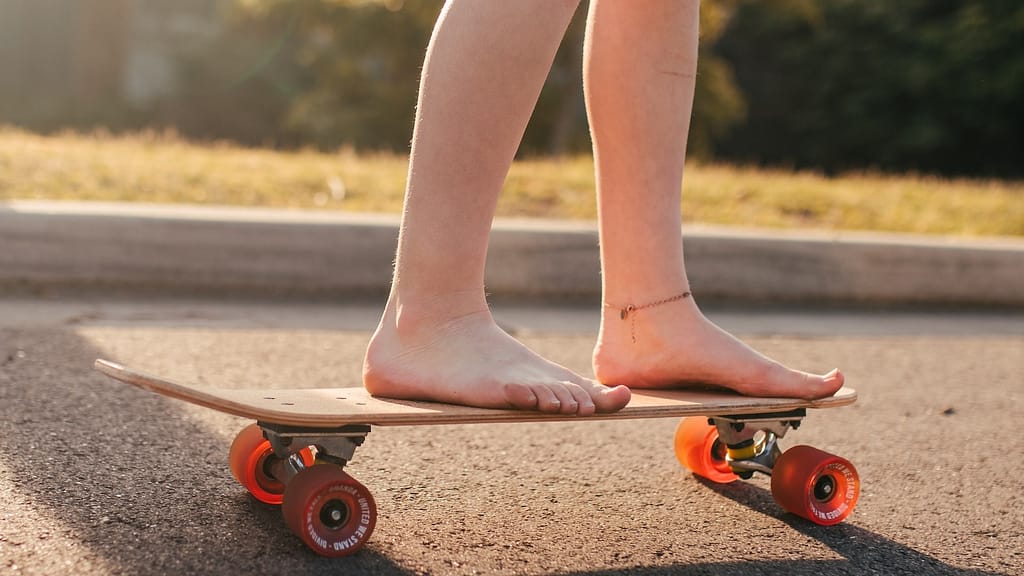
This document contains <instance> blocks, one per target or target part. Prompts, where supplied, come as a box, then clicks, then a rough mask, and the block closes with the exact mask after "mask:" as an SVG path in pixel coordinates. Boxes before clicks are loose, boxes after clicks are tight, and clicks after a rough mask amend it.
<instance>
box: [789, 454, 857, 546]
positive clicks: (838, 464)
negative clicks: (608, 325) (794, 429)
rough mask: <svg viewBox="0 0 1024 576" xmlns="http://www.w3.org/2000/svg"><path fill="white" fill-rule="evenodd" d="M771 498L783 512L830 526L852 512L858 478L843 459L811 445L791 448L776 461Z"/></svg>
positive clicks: (855, 470) (855, 472) (852, 468)
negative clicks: (772, 497) (773, 498)
mask: <svg viewBox="0 0 1024 576" xmlns="http://www.w3.org/2000/svg"><path fill="white" fill-rule="evenodd" d="M772 496H774V497H775V501H776V502H778V503H779V506H781V507H782V508H783V509H785V510H787V511H789V512H792V513H793V514H796V515H797V516H800V517H801V518H806V519H807V520H810V521H811V522H814V523H815V524H819V525H821V526H831V525H833V524H838V523H840V522H842V521H843V519H845V518H846V517H847V516H849V515H850V513H851V512H853V507H854V506H856V505H857V498H859V497H860V476H858V474H857V469H856V468H854V467H853V464H852V463H850V461H849V460H846V459H845V458H840V457H839V456H836V455H834V454H829V453H828V452H824V451H822V450H818V449H817V448H812V447H811V446H794V447H793V448H790V449H789V450H787V451H785V452H783V453H782V455H781V456H779V459H778V460H777V461H776V462H775V467H774V468H773V469H772Z"/></svg>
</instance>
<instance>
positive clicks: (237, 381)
mask: <svg viewBox="0 0 1024 576" xmlns="http://www.w3.org/2000/svg"><path fill="white" fill-rule="evenodd" d="M710 315H711V316H712V318H714V319H716V320H718V321H719V322H720V323H721V324H723V325H724V326H726V327H727V328H729V329H731V330H734V331H736V332H738V333H740V334H741V335H743V336H745V338H746V339H747V340H748V341H749V342H750V343H751V344H753V345H755V346H756V347H758V348H760V349H762V350H764V351H765V352H767V353H769V354H771V355H774V356H776V357H778V358H779V359H781V360H783V361H785V362H788V363H791V364H794V365H797V366H800V367H805V368H807V369H813V370H825V369H829V368H831V367H832V366H834V365H835V366H840V367H842V368H843V369H844V370H845V372H846V373H847V377H848V382H849V384H850V385H852V386H853V387H855V388H857V390H858V391H859V393H860V401H859V402H858V403H857V404H855V405H854V406H851V407H848V408H842V409H837V410H830V411H827V412H820V413H812V414H811V415H809V417H808V418H807V420H806V421H805V422H804V425H803V426H802V427H801V428H800V430H798V431H795V432H792V433H791V434H790V435H788V436H787V437H786V439H785V440H784V445H785V446H792V445H794V444H796V443H801V444H811V445H814V446H817V447H819V448H821V449H824V450H828V451H832V452H835V453H837V454H840V455H842V456H844V457H846V458H849V459H850V460H852V461H853V462H854V463H855V464H856V466H857V467H858V469H859V471H860V474H861V478H862V481H863V492H862V495H861V499H860V503H859V505H858V507H857V509H856V511H855V512H854V514H853V515H852V516H851V517H850V518H849V519H848V520H847V521H846V522H845V523H843V524H841V525H839V526H835V527H829V528H823V527H816V526H813V525H810V524H809V523H807V522H805V521H802V520H799V519H796V518H794V517H792V516H790V515H788V514H785V513H783V512H782V511H780V510H779V508H778V507H777V506H776V504H775V503H774V501H773V500H772V497H771V495H770V492H769V490H768V486H769V484H768V481H767V479H765V478H757V479H754V480H752V481H748V482H738V483H735V484H732V485H726V486H715V485H709V484H707V483H705V482H702V481H700V480H698V479H696V478H695V477H694V476H692V475H691V474H689V473H688V472H687V471H686V470H684V469H682V468H681V467H680V466H679V465H678V464H677V463H676V461H675V458H674V456H673V454H672V449H671V439H672V434H673V431H674V429H675V426H676V422H675V421H669V420H644V421H616V422H583V421H581V422H570V423H558V424H512V425H472V426H450V427H422V428H379V429H375V430H374V431H373V432H372V433H371V434H370V436H369V438H368V440H367V443H366V444H365V445H364V446H363V447H362V448H360V450H359V451H358V452H357V454H356V457H355V460H354V461H353V462H352V463H351V465H350V467H349V471H350V472H351V473H352V474H353V475H354V476H356V477H357V478H358V479H359V480H360V481H362V482H363V483H364V484H366V485H367V486H368V487H369V488H370V489H371V490H372V491H373V492H374V495H375V497H376V499H377V504H378V509H379V511H380V519H379V521H378V524H377V530H376V532H375V534H374V536H373V539H372V540H371V542H370V543H369V545H368V546H367V548H366V549H365V550H364V551H363V552H361V553H360V554H359V555H358V556H356V557H353V558H348V559H340V560H327V559H323V558H319V557H317V556H315V555H313V554H312V553H311V552H309V551H308V550H307V549H306V548H305V547H304V546H303V545H302V544H301V543H300V542H299V540H298V539H297V538H295V537H294V536H292V535H291V534H290V533H289V532H288V531H287V529H286V528H285V527H284V524H283V522H281V519H280V515H279V512H278V511H277V510H276V509H274V508H273V507H270V506H266V505H263V504H260V503H258V502H256V501H254V500H253V499H252V498H251V497H249V496H248V495H247V494H246V493H245V492H244V491H243V490H242V489H241V488H240V487H238V486H237V485H236V483H235V482H234V480H233V479H232V477H231V474H230V472H229V471H228V469H227V465H226V461H225V460H226V455H227V451H228V446H229V445H230V442H231V439H232V438H233V436H234V434H235V433H236V432H237V431H238V430H239V429H240V428H241V427H242V426H243V425H244V424H245V422H243V421H241V420H240V419H237V418H234V417H230V416H226V415H221V414H218V413H214V412H212V411H208V410H204V409H201V408H197V407H193V406H189V405H185V404H182V403H179V402H175V401H173V400H169V399H165V398H162V397H159V396H156V395H153V394H150V393H147V392H144V391H141V390H136V389H133V388H130V387H127V386H124V385H121V384H118V383H116V382H113V381H110V380H107V379H106V378H104V377H102V376H101V375H99V374H97V373H94V372H93V371H92V370H91V365H92V362H93V360H94V359H95V358H97V357H106V358H112V359H115V360H118V361H122V362H125V363H127V364H130V365H132V366H135V367H139V368H143V369H145V370H148V371H154V372H157V373H161V374H166V375H169V376H172V377H176V378H180V379H188V380H194V381H201V382H204V383H209V384H211V385H214V384H216V385H221V386H237V387H254V386H267V387H271V386H273V387H287V386H294V387H311V386H331V385H356V384H357V383H358V382H359V364H360V356H361V353H362V349H363V346H364V345H365V342H366V340H367V338H368V335H369V329H370V328H371V327H372V325H373V322H374V319H375V316H376V310H375V309H374V307H373V306H363V305H359V304H352V305H326V304H319V305H300V304H273V303H265V302H249V303H226V302H180V301H178V302H68V301H59V302H58V301H49V302H47V301H33V300H0V502H2V503H3V506H2V507H0V573H3V574H76V575H93V574H95V575H99V574H204V573H206V574H289V575H302V574H328V573H330V574H348V573H351V574H366V573H380V574H419V573H435V574H475V573H505V574H512V573H522V574H542V573H558V574H575V575H592V574H604V573H630V574H641V575H659V574H693V575H696V574H813V575H816V576H821V575H831V574H875V573H877V574H937V575H981V574H1007V575H1009V574H1024V496H1022V494H1024V480H1022V478H1024V460H1022V458H1021V446H1022V443H1021V440H1020V438H1019V437H1018V436H1016V434H1017V432H1019V431H1020V429H1021V427H1022V424H1024V383H1022V377H1021V375H1022V373H1024V316H1021V315H1019V314H1018V315H1014V314H1006V313H1000V314H982V313H977V314H969V313H953V312H950V313H945V314H943V313H896V312H888V313H870V314H869V313H856V312H843V311H830V312H813V311H802V312H792V311H789V312H787V311H774V312H756V311H748V312H744V311H710ZM499 319H500V320H501V321H502V322H503V323H504V324H505V325H506V326H507V327H508V329H509V330H512V331H514V332H516V333H517V334H519V335H520V337H521V338H522V339H523V340H524V341H526V342H527V343H528V344H529V345H531V346H533V347H534V348H535V349H537V350H538V351H540V352H542V353H543V354H546V355H547V356H549V357H551V358H553V359H555V360H557V361H560V362H562V363H565V364H567V365H569V366H571V367H574V368H575V369H577V370H582V371H587V370H588V369H589V368H588V367H589V354H590V347H591V345H592V339H593V334H594V328H595V324H594V320H593V313H592V311H578V310H566V309H546V310H545V309H530V308H508V309H503V310H500V311H499Z"/></svg>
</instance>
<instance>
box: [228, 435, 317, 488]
mask: <svg viewBox="0 0 1024 576" xmlns="http://www.w3.org/2000/svg"><path fill="white" fill-rule="evenodd" d="M274 458H277V456H275V455H274V449H273V448H272V447H271V446H270V441H269V440H267V439H266V438H264V437H263V430H262V429H260V427H259V426H258V425H257V424H255V423H253V424H250V425H248V426H246V427H245V428H243V429H242V431H241V432H239V433H238V435H237V436H235V440H234V442H232V443H231V451H230V452H229V453H228V466H229V467H230V468H231V474H232V475H233V476H234V477H235V480H238V483H239V484H241V485H242V487H243V488H245V489H246V490H248V491H249V493H250V494H252V495H253V496H254V497H255V498H256V499H257V500H259V501H260V502H265V503H267V504H280V503H281V498H282V495H283V494H284V484H283V483H281V482H280V481H279V480H277V479H276V478H274V477H273V476H270V474H268V473H267V467H268V465H269V463H270V462H271V461H272V459H274ZM302 460H303V462H304V463H305V464H306V466H312V465H313V462H314V457H313V453H312V452H311V451H310V450H309V449H308V448H306V449H303V450H302Z"/></svg>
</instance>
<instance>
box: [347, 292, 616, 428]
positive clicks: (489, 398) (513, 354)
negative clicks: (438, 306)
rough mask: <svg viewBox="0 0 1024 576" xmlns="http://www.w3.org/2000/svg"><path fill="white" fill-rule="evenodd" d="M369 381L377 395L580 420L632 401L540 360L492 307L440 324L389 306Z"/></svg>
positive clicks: (373, 343)
mask: <svg viewBox="0 0 1024 576" xmlns="http://www.w3.org/2000/svg"><path fill="white" fill-rule="evenodd" d="M394 308H397V307H394ZM363 382H364V385H365V386H366V389H367V390H368V391H369V392H370V394H372V395H374V396H383V397H390V398H402V399H408V400H430V401H436V402H446V403H449V404H461V405H466V406H477V407H481V408H512V409H519V410H536V411H540V412H547V413H558V414H578V415H580V416H588V415H591V414H593V413H595V412H614V411H616V410H619V409H620V408H622V407H623V406H625V405H626V404H627V403H628V402H629V397H630V392H629V389H628V388H626V387H624V386H615V387H608V386H604V385H603V384H600V383H598V382H595V381H593V380H589V379H587V378H583V377H582V376H580V375H578V374H576V373H574V372H572V371H571V370H569V369H567V368H564V367H562V366H559V365H558V364H555V363H553V362H550V361H548V360H546V359H544V358H542V357H541V356H539V355H537V354H536V353H534V352H533V351H532V350H530V349H529V348H527V347H526V346H524V345H523V344H521V343H520V342H519V341H517V340H516V339H515V338H513V337H512V336H510V335H509V334H508V333H506V332H505V331H504V330H502V329H501V328H500V327H498V325H497V324H496V323H495V322H494V319H493V317H492V316H491V313H490V311H489V310H487V309H486V308H485V309H480V310H475V311H473V312H469V313H465V314H463V315H461V316H457V317H455V318H450V319H445V320H440V319H436V318H430V317H429V315H427V316H420V315H416V314H414V313H410V312H409V311H408V310H407V309H403V310H401V311H396V310H394V309H393V307H392V306H390V305H389V307H388V310H387V311H386V312H385V314H384V317H383V319H382V320H381V323H380V325H379V326H378V328H377V331H376V332H375V333H374V335H373V338H372V339H371V340H370V345H369V347H368V349H367V352H366V359H365V361H364V364H363Z"/></svg>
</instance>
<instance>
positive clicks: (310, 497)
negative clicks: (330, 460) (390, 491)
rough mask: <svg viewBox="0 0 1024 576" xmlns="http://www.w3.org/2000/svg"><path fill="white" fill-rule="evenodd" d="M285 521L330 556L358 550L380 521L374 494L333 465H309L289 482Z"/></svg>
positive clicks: (322, 552) (307, 541)
mask: <svg viewBox="0 0 1024 576" xmlns="http://www.w3.org/2000/svg"><path fill="white" fill-rule="evenodd" d="M281 512H282V513H283V514H284V521H285V524H286V525H287V526H288V528H289V529H290V530H291V531H292V532H294V533H295V535H296V536H298V537H299V538H300V539H302V541H303V542H304V543H305V544H306V546H308V547H309V548H310V549H311V550H313V551H314V552H316V553H317V554H320V555H321V556H327V557H331V558H336V557H341V556H349V555H351V554H355V553H356V552H358V551H359V550H360V549H361V548H362V547H363V545H364V544H366V542H367V540H369V539H370V535H371V534H372V533H373V529H374V527H375V526H376V524H377V504H376V502H375V501H374V499H373V495H372V494H370V491H369V490H367V489H366V487H365V486H363V485H362V484H360V483H359V482H358V481H357V480H356V479H355V478H353V477H351V476H349V475H348V474H347V473H346V472H345V471H344V470H342V469H341V468H339V467H337V466H334V465H332V464H322V465H318V466H313V467H312V468H307V469H305V470H303V471H301V472H299V473H298V474H296V475H295V477H294V478H293V479H292V480H291V481H290V482H288V485H287V486H286V487H285V492H284V503H283V505H282V506H281Z"/></svg>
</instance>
